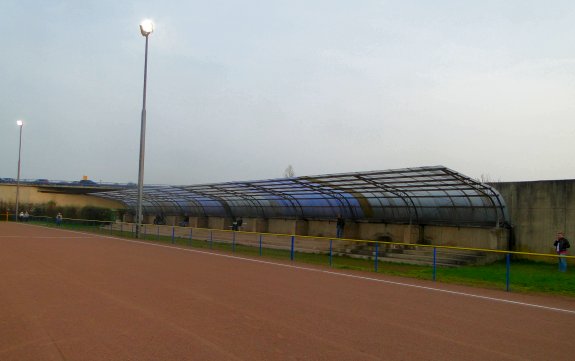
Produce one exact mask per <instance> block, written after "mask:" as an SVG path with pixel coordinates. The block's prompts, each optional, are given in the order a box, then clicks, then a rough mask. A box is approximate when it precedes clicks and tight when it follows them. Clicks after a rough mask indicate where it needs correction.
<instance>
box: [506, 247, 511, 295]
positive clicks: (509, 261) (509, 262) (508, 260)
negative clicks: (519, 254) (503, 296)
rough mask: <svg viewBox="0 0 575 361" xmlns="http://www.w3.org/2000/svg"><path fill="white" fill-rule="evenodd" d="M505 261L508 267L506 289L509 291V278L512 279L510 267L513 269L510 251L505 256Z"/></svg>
mask: <svg viewBox="0 0 575 361" xmlns="http://www.w3.org/2000/svg"><path fill="white" fill-rule="evenodd" d="M505 261H506V262H505V263H506V267H505V268H506V272H505V290H506V291H507V292H509V279H510V275H509V273H510V272H509V271H510V269H511V257H510V254H509V253H507V254H506V256H505Z"/></svg>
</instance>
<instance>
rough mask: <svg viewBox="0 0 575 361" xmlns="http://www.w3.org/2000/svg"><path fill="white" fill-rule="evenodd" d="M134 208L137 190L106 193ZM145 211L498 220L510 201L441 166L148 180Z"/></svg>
mask: <svg viewBox="0 0 575 361" xmlns="http://www.w3.org/2000/svg"><path fill="white" fill-rule="evenodd" d="M97 195H98V196H100V197H104V198H108V199H114V200H118V201H121V202H123V203H124V204H125V205H126V207H127V208H129V209H131V210H133V212H134V213H135V209H136V205H137V204H136V203H137V189H135V188H134V189H128V190H119V191H112V192H103V193H98V194H97ZM142 208H143V212H144V213H145V214H150V215H153V214H162V215H182V216H184V215H185V216H192V217H230V218H236V217H257V218H298V219H310V220H311V219H333V218H336V217H337V216H338V215H341V216H342V217H344V218H347V219H354V220H364V221H378V222H386V223H413V224H447V225H470V226H489V227H492V226H495V225H499V224H504V223H506V222H508V215H507V210H506V206H505V203H504V201H503V199H502V197H501V196H500V195H499V193H498V192H497V191H496V190H495V189H494V188H492V187H490V186H489V185H487V184H483V183H480V182H478V181H476V180H474V179H472V178H469V177H467V176H464V175H462V174H460V173H457V172H455V171H453V170H451V169H448V168H446V167H442V166H436V167H420V168H405V169H395V170H384V171H371V172H357V173H341V174H328V175H318V176H304V177H291V178H279V179H268V180H256V181H243V182H225V183H213V184H202V185H192V186H145V187H144V195H143V204H142Z"/></svg>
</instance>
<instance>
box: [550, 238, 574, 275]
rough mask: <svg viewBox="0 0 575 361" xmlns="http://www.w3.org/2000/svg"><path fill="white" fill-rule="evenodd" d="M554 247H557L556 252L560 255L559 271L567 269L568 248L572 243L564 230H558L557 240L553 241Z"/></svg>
mask: <svg viewBox="0 0 575 361" xmlns="http://www.w3.org/2000/svg"><path fill="white" fill-rule="evenodd" d="M553 247H555V252H557V254H558V255H559V257H558V258H559V271H561V272H565V271H567V259H566V258H565V256H566V255H567V248H570V247H571V245H570V244H569V241H568V240H567V238H565V235H564V234H563V232H557V237H556V238H555V242H553Z"/></svg>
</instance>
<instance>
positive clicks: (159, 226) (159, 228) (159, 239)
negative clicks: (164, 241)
mask: <svg viewBox="0 0 575 361" xmlns="http://www.w3.org/2000/svg"><path fill="white" fill-rule="evenodd" d="M157 238H158V241H159V240H160V225H158V237H157Z"/></svg>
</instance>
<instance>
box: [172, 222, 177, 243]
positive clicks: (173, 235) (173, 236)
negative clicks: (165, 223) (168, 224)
mask: <svg viewBox="0 0 575 361" xmlns="http://www.w3.org/2000/svg"><path fill="white" fill-rule="evenodd" d="M175 232H176V229H175V227H174V226H172V244H174V243H176V239H175V237H176V233H175Z"/></svg>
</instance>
